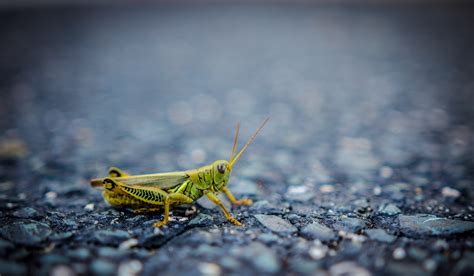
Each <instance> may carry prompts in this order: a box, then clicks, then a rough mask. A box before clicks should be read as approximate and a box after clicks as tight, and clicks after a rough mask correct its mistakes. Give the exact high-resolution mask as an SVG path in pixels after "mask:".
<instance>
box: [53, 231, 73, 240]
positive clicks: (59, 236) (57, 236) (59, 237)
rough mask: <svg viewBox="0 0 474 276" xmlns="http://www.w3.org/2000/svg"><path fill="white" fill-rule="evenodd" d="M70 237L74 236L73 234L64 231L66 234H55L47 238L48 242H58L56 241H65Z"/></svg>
mask: <svg viewBox="0 0 474 276" xmlns="http://www.w3.org/2000/svg"><path fill="white" fill-rule="evenodd" d="M72 236H74V232H71V231H66V232H61V233H56V234H53V235H51V236H50V237H49V240H50V241H55V242H58V241H63V240H67V239H69V238H71V237H72Z"/></svg>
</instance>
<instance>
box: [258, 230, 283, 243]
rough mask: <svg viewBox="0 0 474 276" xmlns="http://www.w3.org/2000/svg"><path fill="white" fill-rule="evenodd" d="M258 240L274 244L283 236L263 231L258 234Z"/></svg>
mask: <svg viewBox="0 0 474 276" xmlns="http://www.w3.org/2000/svg"><path fill="white" fill-rule="evenodd" d="M257 240H259V241H261V242H263V243H265V244H272V243H277V242H278V241H279V240H281V238H280V237H278V236H277V235H275V234H272V233H262V234H260V235H258V236H257Z"/></svg>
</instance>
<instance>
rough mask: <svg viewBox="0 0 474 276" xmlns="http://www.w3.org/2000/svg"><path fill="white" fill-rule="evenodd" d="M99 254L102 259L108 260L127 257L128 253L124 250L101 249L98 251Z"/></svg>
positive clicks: (113, 248)
mask: <svg viewBox="0 0 474 276" xmlns="http://www.w3.org/2000/svg"><path fill="white" fill-rule="evenodd" d="M97 254H98V255H99V256H101V257H104V258H107V259H120V258H122V257H124V256H126V255H127V252H126V251H124V250H120V249H117V248H115V247H108V246H106V247H100V248H99V249H98V250H97Z"/></svg>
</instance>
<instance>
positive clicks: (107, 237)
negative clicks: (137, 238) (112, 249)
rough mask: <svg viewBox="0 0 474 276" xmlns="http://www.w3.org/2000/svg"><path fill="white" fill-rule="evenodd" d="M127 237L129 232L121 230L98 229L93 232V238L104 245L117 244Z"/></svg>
mask: <svg viewBox="0 0 474 276" xmlns="http://www.w3.org/2000/svg"><path fill="white" fill-rule="evenodd" d="M129 238H130V234H129V233H128V232H126V231H123V230H99V231H96V232H95V233H94V239H95V240H96V241H97V242H99V243H100V244H105V245H119V244H120V243H121V242H123V241H125V240H127V239H129Z"/></svg>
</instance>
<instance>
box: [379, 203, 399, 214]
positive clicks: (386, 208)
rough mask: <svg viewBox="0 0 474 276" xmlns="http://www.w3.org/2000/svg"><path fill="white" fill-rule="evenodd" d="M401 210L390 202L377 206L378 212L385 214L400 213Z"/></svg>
mask: <svg viewBox="0 0 474 276" xmlns="http://www.w3.org/2000/svg"><path fill="white" fill-rule="evenodd" d="M401 212H402V211H401V210H400V209H399V208H398V207H397V206H395V205H394V204H392V203H389V204H384V205H381V206H380V207H379V210H378V213H379V214H382V215H387V216H394V215H398V214H400V213H401Z"/></svg>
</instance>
